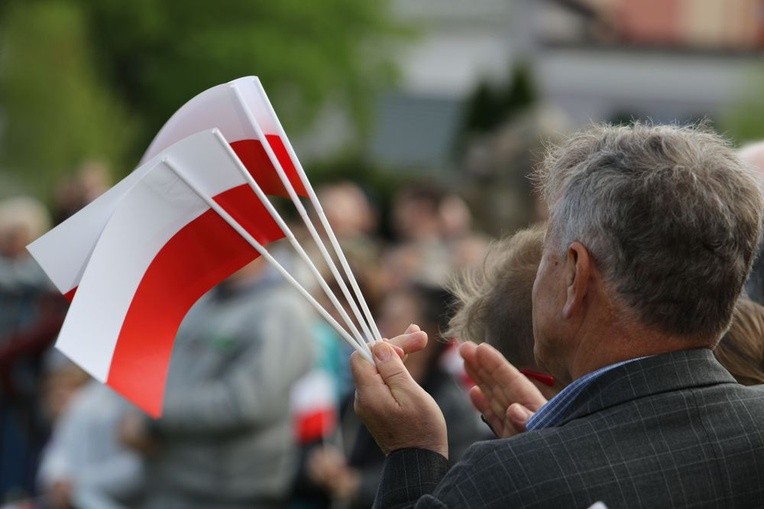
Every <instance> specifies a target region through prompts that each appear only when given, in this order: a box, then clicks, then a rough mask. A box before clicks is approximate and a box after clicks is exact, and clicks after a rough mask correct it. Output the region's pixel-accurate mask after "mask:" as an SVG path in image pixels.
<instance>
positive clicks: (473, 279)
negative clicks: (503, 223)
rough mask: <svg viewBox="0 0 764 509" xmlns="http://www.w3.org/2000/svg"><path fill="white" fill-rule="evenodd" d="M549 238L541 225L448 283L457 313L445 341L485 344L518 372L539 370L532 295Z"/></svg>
mask: <svg viewBox="0 0 764 509" xmlns="http://www.w3.org/2000/svg"><path fill="white" fill-rule="evenodd" d="M545 232H546V225H540V226H535V227H533V228H530V229H528V230H523V231H520V232H518V233H516V234H514V235H512V236H511V237H506V238H504V239H502V240H500V241H497V242H494V243H493V244H491V246H490V247H489V249H488V252H487V253H486V255H485V258H484V260H483V263H482V265H479V266H476V267H469V268H467V269H465V270H463V271H462V272H460V273H458V274H457V275H456V276H455V277H454V278H453V279H452V280H451V281H450V282H449V285H448V289H449V290H450V291H451V293H452V294H454V296H455V297H456V302H455V304H454V307H455V309H456V312H455V314H454V315H453V316H452V317H451V320H450V321H449V324H448V326H449V327H448V330H447V331H445V332H443V335H444V336H445V337H449V338H451V337H455V338H458V339H461V340H472V341H475V342H477V343H480V342H483V341H486V342H487V343H489V344H490V345H492V346H493V347H495V348H496V349H497V350H499V351H500V352H501V353H502V354H503V355H504V357H506V358H507V359H508V360H509V361H510V362H511V363H512V364H514V365H516V366H519V367H523V366H535V365H536V361H535V359H534V357H533V320H532V303H531V293H532V291H533V281H534V280H535V279H536V271H537V270H538V266H539V262H540V261H541V252H542V249H543V245H544V234H545Z"/></svg>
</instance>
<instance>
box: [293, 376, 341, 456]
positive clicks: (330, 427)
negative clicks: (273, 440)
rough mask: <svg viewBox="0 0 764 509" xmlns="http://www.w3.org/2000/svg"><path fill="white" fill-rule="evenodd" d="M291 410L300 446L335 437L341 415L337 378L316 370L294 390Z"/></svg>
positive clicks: (295, 385)
mask: <svg viewBox="0 0 764 509" xmlns="http://www.w3.org/2000/svg"><path fill="white" fill-rule="evenodd" d="M290 407H291V409H292V419H293V421H294V429H295V438H296V439H297V442H298V443H300V444H309V443H311V442H315V441H317V440H324V439H327V438H329V437H331V436H332V435H333V434H334V432H335V430H336V428H337V424H338V415H339V402H338V401H337V387H336V383H335V381H334V379H333V378H332V377H331V375H330V374H329V373H328V372H326V371H324V370H323V369H320V368H315V369H313V370H312V371H310V372H309V373H307V374H306V375H305V376H303V377H302V378H301V379H299V380H298V381H297V383H295V384H294V387H292V392H291V397H290Z"/></svg>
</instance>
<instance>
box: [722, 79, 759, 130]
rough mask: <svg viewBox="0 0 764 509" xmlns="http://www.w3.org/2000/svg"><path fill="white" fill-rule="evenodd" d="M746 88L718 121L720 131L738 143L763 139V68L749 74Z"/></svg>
mask: <svg viewBox="0 0 764 509" xmlns="http://www.w3.org/2000/svg"><path fill="white" fill-rule="evenodd" d="M747 82H748V84H749V85H748V90H747V92H746V93H745V94H744V95H743V97H742V98H741V100H740V101H738V102H737V103H736V104H734V105H733V106H732V107H731V108H730V110H729V111H728V112H727V113H726V115H724V116H723V117H722V119H721V121H720V125H719V127H720V128H721V130H722V132H724V134H726V135H727V136H729V137H730V138H732V139H733V140H735V141H736V142H739V143H744V142H748V141H758V140H762V139H764V95H762V93H761V91H762V90H764V70H761V69H759V70H758V72H755V73H753V74H752V75H751V77H750V79H749V80H747Z"/></svg>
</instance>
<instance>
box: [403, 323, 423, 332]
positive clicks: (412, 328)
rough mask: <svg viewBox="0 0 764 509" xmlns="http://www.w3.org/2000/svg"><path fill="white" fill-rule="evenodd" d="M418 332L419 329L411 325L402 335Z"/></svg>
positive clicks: (413, 324) (415, 325)
mask: <svg viewBox="0 0 764 509" xmlns="http://www.w3.org/2000/svg"><path fill="white" fill-rule="evenodd" d="M420 330H422V329H420V328H419V326H418V325H417V324H415V323H412V324H411V325H409V326H408V328H407V329H406V332H404V334H411V333H412V332H419V331H420Z"/></svg>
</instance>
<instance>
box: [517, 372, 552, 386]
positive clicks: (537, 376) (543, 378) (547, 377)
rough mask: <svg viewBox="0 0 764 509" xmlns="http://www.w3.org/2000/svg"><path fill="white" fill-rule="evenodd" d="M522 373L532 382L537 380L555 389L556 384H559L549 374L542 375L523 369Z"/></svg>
mask: <svg viewBox="0 0 764 509" xmlns="http://www.w3.org/2000/svg"><path fill="white" fill-rule="evenodd" d="M520 373H522V374H523V375H525V376H527V377H528V378H530V379H531V380H536V381H537V382H541V383H542V384H544V385H546V386H548V387H553V386H554V384H555V383H556V382H557V381H556V380H555V379H554V377H553V376H552V375H550V374H548V373H540V372H538V371H533V370H532V369H525V368H523V369H521V370H520Z"/></svg>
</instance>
